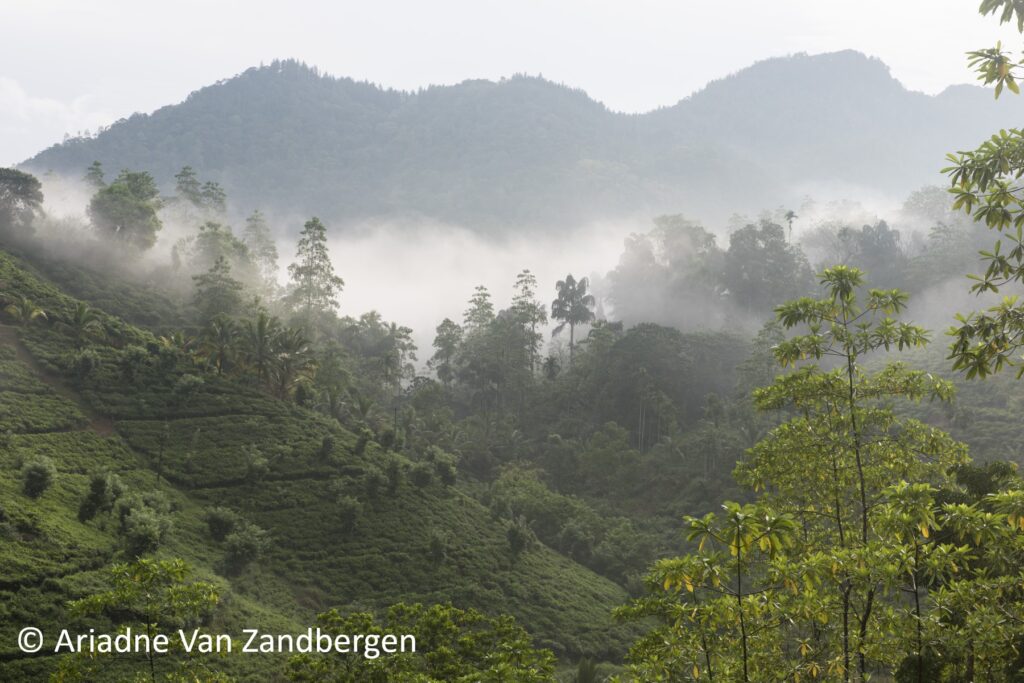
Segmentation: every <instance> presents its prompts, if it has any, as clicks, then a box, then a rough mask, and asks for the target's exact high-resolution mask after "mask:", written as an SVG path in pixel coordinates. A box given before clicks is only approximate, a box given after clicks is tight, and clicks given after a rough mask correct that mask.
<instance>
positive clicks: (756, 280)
mask: <svg viewBox="0 0 1024 683" xmlns="http://www.w3.org/2000/svg"><path fill="white" fill-rule="evenodd" d="M721 278H722V284H724V285H725V287H726V289H727V291H728V293H729V296H730V297H731V298H732V299H733V300H734V301H735V302H736V303H737V304H739V305H740V306H743V307H744V308H746V309H749V310H751V311H765V310H770V308H771V307H772V306H773V305H774V304H776V303H777V302H779V301H786V300H787V299H792V298H794V297H797V296H801V295H802V294H806V293H807V292H809V291H810V290H811V289H812V288H813V285H814V273H813V271H812V270H811V267H810V265H808V263H807V259H806V257H805V256H804V254H803V252H802V251H801V250H800V247H799V246H797V245H793V244H790V243H788V242H787V241H786V234H785V230H784V229H783V227H782V226H781V225H777V224H775V223H772V222H770V221H765V220H762V221H760V222H758V223H751V224H749V225H746V226H744V227H742V228H740V229H739V230H737V231H736V232H734V233H732V235H731V236H730V237H729V249H728V250H727V251H726V252H725V258H724V264H723V268H722V273H721Z"/></svg>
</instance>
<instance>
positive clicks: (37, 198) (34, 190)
mask: <svg viewBox="0 0 1024 683" xmlns="http://www.w3.org/2000/svg"><path fill="white" fill-rule="evenodd" d="M42 208H43V186H42V184H41V183H40V182H39V179H38V178H36V177H35V176H33V175H31V174H28V173H25V172H23V171H19V170H17V169H14V168H0V229H11V228H14V227H22V228H24V227H28V226H29V225H31V223H32V220H33V219H34V218H35V217H36V215H38V214H39V213H40V212H41V211H42Z"/></svg>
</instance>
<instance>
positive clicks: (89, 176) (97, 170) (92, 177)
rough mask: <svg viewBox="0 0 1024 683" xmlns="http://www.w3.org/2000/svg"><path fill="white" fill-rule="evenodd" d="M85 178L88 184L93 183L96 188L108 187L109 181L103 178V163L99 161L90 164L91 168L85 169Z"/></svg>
mask: <svg viewBox="0 0 1024 683" xmlns="http://www.w3.org/2000/svg"><path fill="white" fill-rule="evenodd" d="M83 180H85V182H86V184H87V185H91V186H92V188H93V189H94V190H101V189H103V188H104V187H106V185H107V183H106V181H105V180H104V178H103V164H101V163H100V162H99V161H94V162H92V163H91V164H89V168H87V169H86V170H85V177H84V178H83Z"/></svg>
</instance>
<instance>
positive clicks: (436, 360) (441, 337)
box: [429, 318, 462, 387]
mask: <svg viewBox="0 0 1024 683" xmlns="http://www.w3.org/2000/svg"><path fill="white" fill-rule="evenodd" d="M435 331H436V333H437V335H436V336H435V337H434V349H436V350H435V351H434V355H433V356H432V357H431V358H430V361H429V365H430V367H431V368H432V369H433V370H434V371H435V372H436V373H437V378H438V379H439V380H441V383H442V384H444V386H445V387H450V386H451V383H452V379H454V378H455V366H454V359H455V354H456V353H457V352H458V350H459V345H460V344H461V343H462V328H461V327H459V324H458V323H456V322H455V321H453V320H452V319H451V318H445V319H444V320H442V321H441V324H440V325H438V326H437V329H436V330H435Z"/></svg>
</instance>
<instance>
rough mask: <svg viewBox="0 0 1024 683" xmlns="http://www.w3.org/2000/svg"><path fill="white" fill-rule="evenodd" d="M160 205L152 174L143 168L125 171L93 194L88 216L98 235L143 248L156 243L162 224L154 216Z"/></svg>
mask: <svg viewBox="0 0 1024 683" xmlns="http://www.w3.org/2000/svg"><path fill="white" fill-rule="evenodd" d="M160 206H161V202H160V193H159V191H158V190H157V187H156V182H155V181H154V180H153V177H152V176H151V175H149V173H146V172H144V171H142V172H138V171H127V170H126V171H121V173H120V175H118V176H117V178H116V179H115V180H114V182H112V183H110V184H109V185H107V186H105V187H103V188H101V189H100V190H99V191H97V192H96V194H94V195H93V197H92V200H91V201H90V202H89V218H90V219H91V220H92V223H93V226H94V227H95V228H96V230H97V231H99V232H100V234H102V235H104V236H107V237H112V238H114V239H116V240H118V241H120V242H123V243H125V244H128V245H131V246H133V247H135V248H137V249H141V250H145V249H149V248H150V247H152V246H153V245H154V244H155V243H156V235H157V233H158V232H159V231H160V229H161V228H162V227H163V223H161V221H160V218H159V217H158V216H157V210H158V209H159V208H160Z"/></svg>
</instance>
